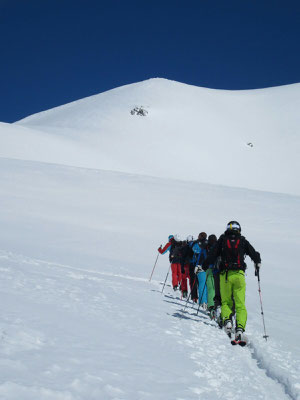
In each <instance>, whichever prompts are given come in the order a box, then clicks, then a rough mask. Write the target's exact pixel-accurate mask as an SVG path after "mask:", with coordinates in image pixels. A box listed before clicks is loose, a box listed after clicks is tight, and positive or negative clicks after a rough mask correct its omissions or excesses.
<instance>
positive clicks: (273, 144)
mask: <svg viewBox="0 0 300 400" xmlns="http://www.w3.org/2000/svg"><path fill="white" fill-rule="evenodd" d="M135 106H144V107H145V109H146V110H147V111H148V112H149V113H148V115H147V116H146V117H141V116H137V115H131V114H130V111H131V110H132V109H133V108H134V107H135ZM299 108H300V84H294V85H287V86H282V87H277V88H270V89H260V90H248V91H225V90H212V89H205V88H199V87H195V86H190V85H185V84H182V83H178V82H174V81H169V80H166V79H150V80H148V81H144V82H139V83H136V84H132V85H127V86H123V87H120V88H117V89H114V90H110V91H108V92H105V93H101V94H99V95H95V96H92V97H89V98H86V99H82V100H79V101H76V102H73V103H70V104H67V105H64V106H61V107H57V108H54V109H52V110H48V111H46V112H42V113H39V114H36V115H33V116H30V117H28V118H25V119H23V120H21V121H19V122H18V123H17V124H15V125H13V126H14V127H27V128H34V129H38V130H40V131H44V132H47V133H48V134H49V135H50V136H51V137H53V142H54V144H53V145H50V146H48V139H49V136H47V135H45V136H43V135H39V137H40V139H39V140H35V141H34V143H35V147H37V146H38V147H39V150H38V151H36V155H35V156H34V157H33V156H32V151H33V150H30V149H29V150H28V152H27V150H26V151H23V150H22V149H21V151H19V150H18V149H17V148H16V147H15V146H14V145H9V149H6V150H5V151H4V150H2V145H1V146H0V156H7V155H8V153H9V154H11V156H12V157H15V158H21V159H28V160H32V159H34V160H37V161H48V162H57V159H58V157H59V155H58V154H57V153H61V148H60V145H59V142H60V141H61V142H62V146H63V147H65V145H66V144H68V143H69V146H70V149H69V152H68V155H65V158H64V160H63V161H59V162H62V163H63V164H67V165H74V166H82V167H89V168H100V169H106V170H113V171H123V172H130V173H137V174H144V175H145V174H146V175H153V176H159V177H168V178H175V179H184V180H196V181H200V182H208V183H217V184H223V185H227V186H238V187H246V188H251V189H259V190H267V191H273V192H284V193H290V194H297V195H299V194H300V186H299V184H298V181H299V178H300V176H299V171H300V159H299V147H300V135H299V126H300V113H299ZM0 129H1V127H0ZM21 134H23V140H20V135H21ZM2 135H3V136H4V138H3V139H2V141H4V143H7V140H8V139H7V135H5V134H3V133H2ZM9 135H10V137H11V138H13V137H14V136H15V137H16V139H15V142H18V143H19V146H20V145H21V144H22V143H24V141H25V143H28V142H29V140H28V138H27V134H26V132H25V131H23V132H17V131H14V132H9ZM0 140H1V130H0ZM11 140H13V139H11ZM248 143H252V144H253V147H250V146H249V145H248ZM0 144H1V142H0ZM7 146H8V145H6V147H7ZM55 148H56V150H55ZM59 158H60V159H61V158H62V157H59Z"/></svg>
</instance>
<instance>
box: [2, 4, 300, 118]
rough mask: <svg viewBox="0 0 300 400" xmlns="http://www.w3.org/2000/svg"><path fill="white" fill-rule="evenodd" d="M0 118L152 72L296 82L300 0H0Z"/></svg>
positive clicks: (244, 82)
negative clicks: (103, 0)
mask: <svg viewBox="0 0 300 400" xmlns="http://www.w3.org/2000/svg"><path fill="white" fill-rule="evenodd" d="M0 51H1V53H0V54H1V63H0V87H1V96H0V121H1V122H13V121H16V120H18V119H20V118H23V117H25V116H27V115H30V114H33V113H36V112H39V111H42V110H45V109H49V108H52V107H55V106H57V105H61V104H65V103H67V102H70V101H73V100H77V99H79V98H83V97H86V96H90V95H93V94H96V93H100V92H103V91H105V90H109V89H112V88H114V87H117V86H121V85H125V84H128V83H133V82H137V81H141V80H144V79H148V78H152V77H163V78H167V79H172V80H176V81H180V82H184V83H188V84H192V85H197V86H205V87H210V88H219V89H252V88H261V87H269V86H277V85H283V84H289V83H295V82H300V1H299V0H295V1H294V0H293V1H290V0H284V1H276V0H273V1H268V0H259V1H257V0H239V1H231V0H228V1H225V0H216V1H213V0H194V1H189V0H186V1H183V0H180V1H179V0H172V1H169V0H166V1H163V0H161V1H157V0H149V1H146V0H145V1H141V0H140V1H135V0H134V1H131V0H128V1H121V0H114V1H112V0H111V1H107V0H106V1H105V2H102V1H100V0H98V1H95V0H82V1H77V0H72V1H70V0H26V1H25V0H0Z"/></svg>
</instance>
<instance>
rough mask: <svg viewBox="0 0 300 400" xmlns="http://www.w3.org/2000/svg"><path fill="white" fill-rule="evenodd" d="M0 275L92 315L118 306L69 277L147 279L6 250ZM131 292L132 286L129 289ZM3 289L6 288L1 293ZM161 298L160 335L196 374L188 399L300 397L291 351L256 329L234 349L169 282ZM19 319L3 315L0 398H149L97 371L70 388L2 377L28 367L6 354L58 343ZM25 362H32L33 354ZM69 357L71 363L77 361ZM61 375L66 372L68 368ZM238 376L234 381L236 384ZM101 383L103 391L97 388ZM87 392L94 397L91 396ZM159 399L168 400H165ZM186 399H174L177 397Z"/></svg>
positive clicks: (31, 292)
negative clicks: (183, 353) (184, 353)
mask: <svg viewBox="0 0 300 400" xmlns="http://www.w3.org/2000/svg"><path fill="white" fill-rule="evenodd" d="M16 266H18V267H20V268H21V270H22V271H23V274H21V275H17V277H16V278H14V277H13V275H12V274H11V268H13V267H16ZM27 267H29V271H30V274H29V273H27V272H28V269H27ZM41 267H42V268H41ZM49 270H51V271H52V274H50V273H49ZM62 271H65V272H64V280H63V281H62V283H61V284H59V280H60V279H56V278H60V277H61V273H62ZM0 272H1V275H2V280H5V279H6V280H7V281H8V282H9V281H10V284H11V286H12V287H13V288H14V289H15V290H20V291H22V292H23V294H24V295H25V294H26V295H28V296H33V297H36V299H37V302H38V301H39V300H38V299H39V298H40V296H43V297H44V298H45V299H48V300H49V299H50V298H52V299H53V298H55V300H56V301H59V299H60V298H62V297H63V296H66V295H68V296H69V298H70V300H71V302H70V303H69V304H63V305H62V307H70V308H72V307H73V308H77V309H78V310H82V309H83V308H86V309H87V310H88V311H87V312H88V313H89V314H94V315H95V317H96V316H98V315H99V307H100V305H101V307H102V308H107V309H109V310H110V312H114V310H115V307H113V306H112V304H110V302H109V299H108V298H107V296H106V295H105V294H104V293H101V292H100V293H99V292H98V294H97V296H95V295H93V293H90V292H87V293H83V292H82V288H80V287H78V286H76V285H72V284H70V285H68V286H66V280H65V279H66V278H67V279H68V281H87V282H89V281H90V282H92V283H93V284H96V285H102V284H103V283H104V280H107V279H112V280H113V284H112V288H113V290H114V291H118V289H120V288H121V286H122V285H123V284H122V282H120V281H119V280H120V279H122V280H123V279H125V280H129V281H135V282H140V283H147V284H148V283H149V280H148V279H144V278H139V277H134V276H129V275H121V274H116V273H110V272H105V271H94V270H85V269H83V268H77V267H72V266H70V265H63V264H58V263H53V262H48V261H44V260H38V259H32V258H29V257H24V256H22V255H15V254H12V253H9V252H6V251H4V250H0ZM53 272H54V274H53ZM36 274H38V276H40V275H42V278H43V279H42V280H41V281H40V282H38V281H37V278H36V276H37V275H36ZM151 285H152V287H157V289H158V290H153V289H152V292H153V295H157V294H159V292H160V291H161V287H162V286H161V282H159V281H156V280H152V282H151ZM2 286H3V288H5V287H7V286H8V285H5V284H2ZM3 288H2V292H3ZM128 289H129V290H131V289H130V287H129V288H128ZM4 292H5V290H4ZM6 294H7V293H4V298H5V295H6ZM161 300H162V301H163V302H164V303H166V304H168V306H169V307H170V309H169V312H168V313H167V317H168V319H169V321H170V327H169V328H168V329H166V330H165V335H167V336H170V337H172V338H174V339H175V340H176V342H177V343H178V345H179V346H181V347H183V348H185V349H188V353H189V357H190V359H191V361H192V362H193V363H194V365H195V367H194V369H193V371H194V372H193V373H194V375H195V377H196V378H197V379H198V381H199V385H193V386H190V387H188V390H189V393H190V394H189V396H187V397H186V398H190V399H194V398H195V399H196V398H199V399H216V398H217V399H219V398H222V399H231V400H232V399H240V398H241V397H244V398H247V399H252V398H253V399H269V398H270V397H268V396H269V394H270V393H272V399H274V400H275V399H285V398H289V399H293V400H299V399H300V384H299V371H300V368H299V363H298V364H297V363H296V362H295V361H294V360H293V359H292V357H291V355H290V354H289V353H288V352H285V351H284V350H282V349H280V348H278V346H277V344H276V343H274V342H272V340H269V341H268V343H267V344H266V343H265V341H264V339H262V338H261V337H260V336H261V335H260V334H259V333H258V334H256V333H255V334H254V333H253V334H252V336H249V346H248V347H247V348H241V347H239V346H234V347H231V345H230V342H229V341H228V339H227V337H226V335H225V334H224V332H223V331H221V330H220V329H218V328H217V326H216V324H215V323H214V322H213V321H210V319H209V318H208V316H207V315H206V314H205V312H204V311H201V310H200V313H199V315H197V314H196V311H197V308H196V306H195V307H193V306H192V305H191V303H189V304H188V307H187V308H186V310H185V312H184V313H183V312H182V311H183V308H184V305H185V301H183V300H182V299H180V298H178V297H175V296H174V294H173V293H171V289H170V288H169V287H168V286H166V287H165V291H164V294H163V295H162V298H161ZM49 301H50V300H49ZM51 301H53V300H51ZM120 315H121V314H120ZM123 317H124V316H123ZM125 317H126V316H125ZM23 324H24V321H23V320H22V318H21V317H18V316H13V317H12V316H9V315H7V316H6V317H4V318H2V325H3V328H2V329H1V331H0V337H1V342H0V343H1V345H0V354H2V356H1V361H0V370H5V374H4V377H2V379H1V383H0V398H1V399H2V398H3V399H15V398H17V397H14V395H16V394H17V395H18V396H19V398H22V400H23V399H27V398H28V399H29V398H34V399H35V398H41V399H42V398H45V399H46V398H47V399H51V400H52V399H55V400H60V399H64V400H73V399H76V400H77V399H83V398H86V396H87V393H89V395H88V396H89V398H90V399H96V398H97V399H98V398H101V399H126V400H127V399H128V400H129V399H130V398H137V399H144V398H145V399H147V398H150V397H149V396H148V395H147V393H146V392H145V393H142V392H141V391H139V392H137V393H139V394H138V397H130V395H129V396H128V395H126V394H125V393H124V392H123V390H122V389H121V387H120V388H118V387H115V386H112V385H110V384H107V383H105V382H104V381H103V379H102V378H100V377H99V376H97V375H95V376H91V375H90V374H88V373H86V374H85V377H84V378H83V379H82V378H81V379H79V378H77V379H75V380H73V381H72V384H71V386H70V387H69V388H68V389H66V390H65V391H62V390H52V389H51V390H50V389H49V388H48V389H46V388H40V387H39V386H40V385H39V384H38V381H37V382H36V386H34V385H33V386H32V387H31V388H29V387H25V386H22V384H17V383H16V382H13V381H10V380H9V379H8V380H5V377H7V378H9V376H10V373H11V374H15V373H20V374H21V375H23V374H25V369H26V367H25V365H24V363H23V362H22V360H18V359H13V358H12V357H11V356H13V355H15V354H17V353H18V352H19V351H23V352H30V351H34V350H35V351H39V350H41V349H42V348H44V347H46V346H50V347H55V345H56V343H55V339H53V340H51V338H49V336H48V337H47V336H46V335H45V334H44V333H43V332H40V331H38V330H36V329H34V328H31V327H29V326H25V325H23ZM200 327H201V329H200ZM212 328H214V329H212ZM28 354H29V353H28ZM27 361H28V362H30V359H28V360H27ZM73 361H74V362H75V364H76V362H77V361H76V360H73ZM240 365H246V366H247V368H248V371H247V373H245V374H244V376H243V377H242V380H240V376H239V373H242V374H243V373H244V372H245V370H242V371H240V370H239V366H240ZM224 366H226V369H224ZM61 372H62V366H61V365H56V364H55V363H54V364H53V365H52V367H51V368H50V369H49V370H48V371H46V372H44V374H46V375H47V374H48V375H51V376H53V377H54V376H56V375H57V374H59V373H61ZM64 372H65V373H66V371H64ZM182 374H183V375H184V371H182ZM235 377H237V379H238V387H237V383H236V378H235ZM100 387H101V389H99V388H100ZM91 388H92V389H91ZM91 390H92V393H93V394H92V395H91V394H90V393H91ZM9 393H10V394H11V395H10V396H9V395H8V394H9ZM74 393H76V395H74ZM100 393H101V394H100ZM103 393H105V395H103ZM148 394H149V393H148ZM245 394H246V395H245ZM1 396H2V397H1ZM3 396H4V397H3ZM5 396H7V397H5ZM99 396H100V397H99ZM103 396H104V397H103ZM105 396H106V397H105ZM156 398H160V397H156ZM162 398H166V399H167V398H168V397H167V396H164V397H162ZM184 398H185V397H178V400H179V399H180V400H182V399H184Z"/></svg>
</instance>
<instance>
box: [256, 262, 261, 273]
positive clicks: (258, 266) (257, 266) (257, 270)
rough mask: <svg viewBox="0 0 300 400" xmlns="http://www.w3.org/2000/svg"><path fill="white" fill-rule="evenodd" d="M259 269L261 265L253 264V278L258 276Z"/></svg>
mask: <svg viewBox="0 0 300 400" xmlns="http://www.w3.org/2000/svg"><path fill="white" fill-rule="evenodd" d="M260 267H261V263H257V264H255V276H258V274H259V269H260Z"/></svg>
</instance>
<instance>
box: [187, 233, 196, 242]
mask: <svg viewBox="0 0 300 400" xmlns="http://www.w3.org/2000/svg"><path fill="white" fill-rule="evenodd" d="M193 240H194V238H193V236H192V235H187V237H186V241H187V242H192V241H193Z"/></svg>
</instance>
